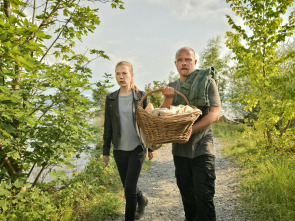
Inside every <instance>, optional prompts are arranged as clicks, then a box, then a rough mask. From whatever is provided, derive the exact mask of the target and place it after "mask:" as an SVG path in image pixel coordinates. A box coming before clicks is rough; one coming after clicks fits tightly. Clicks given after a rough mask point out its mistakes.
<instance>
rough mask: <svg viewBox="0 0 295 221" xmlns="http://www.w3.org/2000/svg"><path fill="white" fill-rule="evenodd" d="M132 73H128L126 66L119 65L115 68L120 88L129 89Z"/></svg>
mask: <svg viewBox="0 0 295 221" xmlns="http://www.w3.org/2000/svg"><path fill="white" fill-rule="evenodd" d="M133 75H134V74H133V73H130V68H129V67H128V66H127V65H119V66H118V67H117V68H116V80H117V83H118V85H119V86H120V87H127V88H128V87H130V83H131V80H132V78H133Z"/></svg>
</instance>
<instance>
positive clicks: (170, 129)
mask: <svg viewBox="0 0 295 221" xmlns="http://www.w3.org/2000/svg"><path fill="white" fill-rule="evenodd" d="M158 91H161V89H157V90H153V91H150V92H149V93H147V94H146V95H145V96H144V97H143V98H142V99H141V100H140V102H139V105H138V109H137V112H136V120H137V123H138V125H139V127H140V129H141V131H142V132H143V133H144V135H145V138H146V141H147V142H148V143H151V144H165V143H185V142H187V140H188V139H189V136H190V134H191V131H192V125H193V124H194V122H195V121H196V120H197V119H198V117H199V116H200V114H201V111H200V110H199V109H196V111H195V112H193V113H185V114H180V115H173V116H159V117H158V116H153V115H152V114H150V113H149V112H147V111H146V110H145V109H143V108H142V102H143V101H144V100H145V99H146V98H147V96H149V95H150V94H152V93H155V92H158ZM174 91H175V93H177V94H179V95H180V96H182V97H183V98H184V100H185V102H186V103H187V105H189V101H188V100H187V98H186V97H185V96H184V95H183V94H182V93H180V92H178V91H176V90H174ZM191 107H192V108H196V107H194V106H191Z"/></svg>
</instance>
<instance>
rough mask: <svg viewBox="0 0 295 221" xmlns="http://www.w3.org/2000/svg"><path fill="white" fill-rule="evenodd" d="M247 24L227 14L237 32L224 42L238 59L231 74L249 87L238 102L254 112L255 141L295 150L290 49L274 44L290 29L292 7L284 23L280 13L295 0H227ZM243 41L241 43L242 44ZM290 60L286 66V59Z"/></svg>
mask: <svg viewBox="0 0 295 221" xmlns="http://www.w3.org/2000/svg"><path fill="white" fill-rule="evenodd" d="M227 2H229V3H230V5H231V8H232V10H233V11H234V12H236V15H238V16H240V17H241V18H242V19H243V21H244V25H245V28H242V27H241V26H238V25H236V24H235V22H234V20H233V19H232V18H231V17H230V16H227V18H228V23H229V24H230V25H231V26H232V28H233V29H234V30H235V32H227V42H226V44H227V46H228V47H229V48H230V49H231V50H232V51H233V53H234V55H235V57H234V58H235V59H236V61H237V67H236V70H235V77H236V78H241V79H248V80H249V90H248V91H247V92H246V93H245V94H240V99H239V101H240V102H241V103H245V105H246V106H245V110H246V111H250V112H253V113H254V114H255V117H253V118H252V119H250V121H249V123H250V124H252V125H253V130H250V131H249V133H253V134H255V135H256V137H257V143H258V144H259V145H260V146H262V147H266V148H269V149H271V148H272V147H276V148H277V149H278V150H281V149H284V150H285V149H286V147H287V149H291V150H293V151H294V143H293V141H294V136H293V134H294V127H293V128H291V127H290V125H291V124H292V121H294V117H295V114H294V111H293V109H294V107H295V101H294V99H293V98H294V97H295V94H294V82H293V80H290V79H294V76H295V72H294V56H292V55H294V48H293V49H291V50H290V51H288V52H287V54H286V55H283V56H282V55H281V54H280V53H279V52H278V50H277V48H278V46H279V44H281V43H283V42H284V41H285V40H287V39H288V38H289V37H291V36H292V35H293V33H294V28H295V17H294V9H293V11H291V13H290V14H289V17H288V19H287V21H286V22H285V23H283V16H284V15H285V14H286V12H287V9H289V8H290V7H291V6H292V3H293V1H284V2H281V1H277V0H271V1H231V0H227ZM242 42H245V43H244V44H243V43H242ZM287 63H289V64H290V63H291V65H289V68H287V69H286V68H283V67H286V65H285V64H287Z"/></svg>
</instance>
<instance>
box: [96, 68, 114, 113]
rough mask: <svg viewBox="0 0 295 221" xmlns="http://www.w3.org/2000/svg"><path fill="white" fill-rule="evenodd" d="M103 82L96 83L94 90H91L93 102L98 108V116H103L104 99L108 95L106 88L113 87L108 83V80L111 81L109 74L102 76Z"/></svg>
mask: <svg viewBox="0 0 295 221" xmlns="http://www.w3.org/2000/svg"><path fill="white" fill-rule="evenodd" d="M103 77H104V80H103V81H98V82H96V83H95V89H93V93H92V96H93V100H94V101H95V105H96V107H97V108H98V113H99V115H100V116H101V115H103V113H104V109H105V98H106V95H107V94H108V88H111V87H113V86H114V85H113V84H111V83H110V79H112V76H111V74H107V73H105V75H104V76H103Z"/></svg>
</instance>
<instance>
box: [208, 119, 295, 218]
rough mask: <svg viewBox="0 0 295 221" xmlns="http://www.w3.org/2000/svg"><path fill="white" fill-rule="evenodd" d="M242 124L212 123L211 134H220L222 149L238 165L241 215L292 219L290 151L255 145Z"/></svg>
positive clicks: (293, 166) (293, 188)
mask: <svg viewBox="0 0 295 221" xmlns="http://www.w3.org/2000/svg"><path fill="white" fill-rule="evenodd" d="M245 128H247V127H246V126H245V125H244V126H242V125H241V124H239V125H236V124H233V123H226V122H218V123H216V124H214V125H213V129H214V134H215V135H217V136H218V135H220V134H221V135H222V136H221V137H222V138H221V139H222V141H223V142H224V144H225V147H224V148H223V149H222V150H223V153H224V154H225V155H226V156H228V157H230V158H232V159H233V162H235V163H236V164H237V165H238V166H239V167H240V168H241V170H240V178H239V182H240V185H239V186H240V191H241V205H242V207H243V208H242V210H243V211H244V213H243V214H241V215H242V216H244V217H247V219H249V220H253V221H255V220H257V221H259V220H262V219H263V220H286V221H287V220H294V218H295V210H294V208H295V197H294V196H295V176H294V169H295V163H294V157H293V155H292V154H286V153H285V154H281V152H278V151H276V148H273V149H271V150H265V149H262V148H258V147H257V145H256V142H255V140H254V139H253V137H250V136H249V134H248V135H247V134H245V131H247V130H245ZM226 131H227V132H226ZM223 135H224V136H223ZM219 137H220V136H219ZM253 141H254V142H253ZM239 209H240V210H241V208H239Z"/></svg>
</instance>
